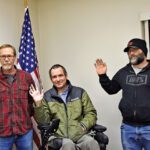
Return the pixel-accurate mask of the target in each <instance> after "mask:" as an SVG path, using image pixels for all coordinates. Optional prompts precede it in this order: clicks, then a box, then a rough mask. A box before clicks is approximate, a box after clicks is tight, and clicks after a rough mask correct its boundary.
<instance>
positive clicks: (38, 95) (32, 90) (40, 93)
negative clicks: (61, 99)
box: [29, 84, 44, 106]
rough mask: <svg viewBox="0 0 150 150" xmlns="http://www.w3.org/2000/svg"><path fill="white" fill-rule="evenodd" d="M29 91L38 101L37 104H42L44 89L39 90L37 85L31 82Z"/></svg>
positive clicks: (35, 100)
mask: <svg viewBox="0 0 150 150" xmlns="http://www.w3.org/2000/svg"><path fill="white" fill-rule="evenodd" d="M29 93H30V95H31V96H32V97H33V100H34V102H35V103H36V105H37V106H39V105H41V102H42V99H43V96H44V92H43V90H42V91H39V90H38V89H35V87H34V86H33V85H32V84H31V86H30V90H29Z"/></svg>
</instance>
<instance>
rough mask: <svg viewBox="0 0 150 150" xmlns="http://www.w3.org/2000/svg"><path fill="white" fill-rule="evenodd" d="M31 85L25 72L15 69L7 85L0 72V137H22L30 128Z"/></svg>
mask: <svg viewBox="0 0 150 150" xmlns="http://www.w3.org/2000/svg"><path fill="white" fill-rule="evenodd" d="M31 84H34V82H33V80H32V77H31V75H30V74H29V73H27V72H25V71H22V70H18V69H17V71H16V74H15V75H14V79H13V81H12V83H9V82H8V78H7V77H6V76H5V75H4V74H3V73H2V70H0V136H2V137H4V136H10V135H22V134H24V133H26V132H27V131H28V130H30V129H31V128H32V122H31V115H32V110H33V109H32V104H33V99H32V97H31V96H30V95H29V87H30V85H31Z"/></svg>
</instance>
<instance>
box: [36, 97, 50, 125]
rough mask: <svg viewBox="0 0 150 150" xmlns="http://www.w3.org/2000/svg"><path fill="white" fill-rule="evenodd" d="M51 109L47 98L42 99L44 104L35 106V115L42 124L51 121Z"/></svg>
mask: <svg viewBox="0 0 150 150" xmlns="http://www.w3.org/2000/svg"><path fill="white" fill-rule="evenodd" d="M50 114H51V113H50V109H49V106H48V103H47V102H46V100H45V99H43V100H42V105H41V106H39V107H36V106H35V107H34V117H35V119H36V121H37V122H38V123H40V124H47V123H50V121H51V117H50V116H51V115H50Z"/></svg>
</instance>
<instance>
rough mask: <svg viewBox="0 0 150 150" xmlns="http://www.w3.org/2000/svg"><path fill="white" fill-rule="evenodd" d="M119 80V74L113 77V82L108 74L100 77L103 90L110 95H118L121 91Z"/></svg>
mask: <svg viewBox="0 0 150 150" xmlns="http://www.w3.org/2000/svg"><path fill="white" fill-rule="evenodd" d="M118 80H119V79H118V73H117V74H116V75H115V76H114V77H113V79H112V80H110V79H109V77H108V76H107V75H106V74H103V75H99V82H100V84H101V86H102V88H103V89H104V90H105V91H106V92H107V93H108V94H116V93H117V92H118V91H120V89H121V86H120V84H119V83H118Z"/></svg>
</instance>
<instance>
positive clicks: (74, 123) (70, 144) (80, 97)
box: [30, 64, 100, 150]
mask: <svg viewBox="0 0 150 150" xmlns="http://www.w3.org/2000/svg"><path fill="white" fill-rule="evenodd" d="M49 76H50V79H51V82H52V83H53V87H52V88H51V89H49V90H48V91H47V92H45V93H43V91H39V90H38V89H35V88H34V86H31V87H30V94H31V96H32V97H33V99H34V102H35V118H36V120H37V122H38V123H42V124H44V123H45V124H47V123H50V122H51V121H52V120H53V119H56V118H59V119H60V123H59V127H58V130H57V131H56V133H55V134H54V136H51V137H50V138H49V140H48V146H49V147H50V148H51V149H60V148H61V150H77V149H80V150H100V147H99V144H98V142H97V141H96V140H95V139H94V138H93V137H91V136H90V135H89V134H88V132H89V129H90V128H91V127H93V126H94V125H95V124H96V120H97V113H96V110H95V108H94V106H93V104H92V102H91V100H90V97H89V96H88V94H87V92H86V91H85V90H84V89H83V88H80V87H76V86H73V85H72V84H71V83H70V81H69V80H68V74H67V71H66V69H65V68H64V67H63V66H62V65H60V64H55V65H53V66H52V67H51V68H50V70H49ZM53 147H55V148H53ZM56 147H57V148H56Z"/></svg>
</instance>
